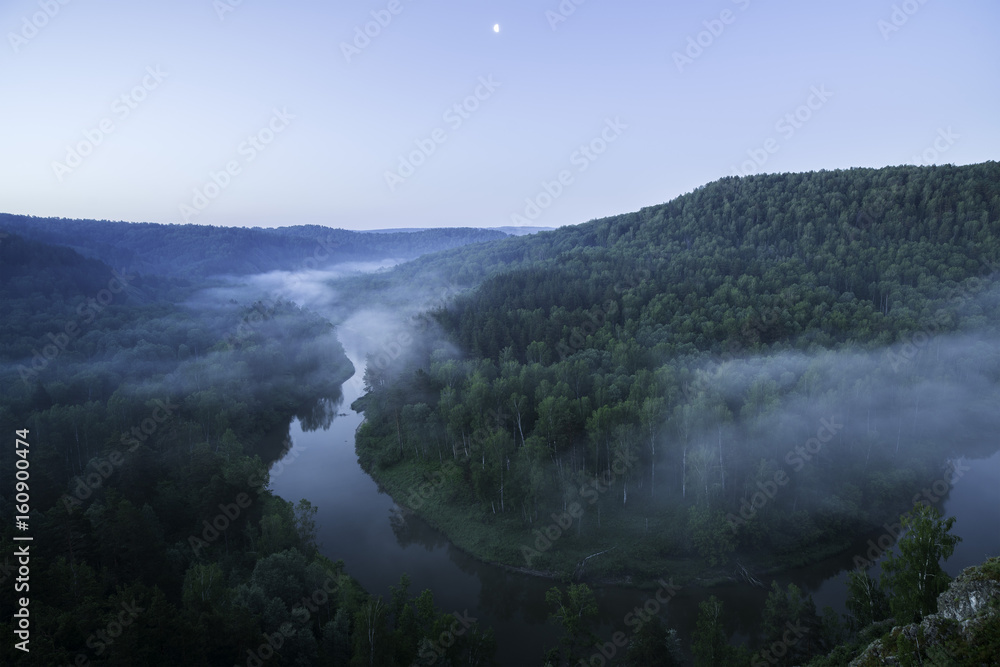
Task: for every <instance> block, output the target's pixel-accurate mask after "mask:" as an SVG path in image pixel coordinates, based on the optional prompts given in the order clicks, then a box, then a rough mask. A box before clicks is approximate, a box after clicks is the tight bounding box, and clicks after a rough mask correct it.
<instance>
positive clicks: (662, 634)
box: [625, 616, 684, 667]
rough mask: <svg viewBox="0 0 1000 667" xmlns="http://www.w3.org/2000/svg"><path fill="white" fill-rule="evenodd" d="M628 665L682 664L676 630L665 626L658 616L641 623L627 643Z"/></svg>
mask: <svg viewBox="0 0 1000 667" xmlns="http://www.w3.org/2000/svg"><path fill="white" fill-rule="evenodd" d="M625 664H626V665H628V667H679V666H680V665H683V664H684V658H683V656H682V654H681V647H680V641H679V640H678V639H677V631H676V630H674V629H673V628H667V627H665V626H664V625H663V621H661V620H660V617H659V616H654V617H653V618H651V619H650V620H648V621H647V622H645V623H643V624H642V625H641V626H640V627H639V629H638V630H637V631H636V633H635V635H633V636H632V639H631V640H630V641H629V644H628V652H627V653H626V654H625Z"/></svg>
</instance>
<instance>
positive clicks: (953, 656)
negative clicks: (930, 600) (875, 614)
mask: <svg viewBox="0 0 1000 667" xmlns="http://www.w3.org/2000/svg"><path fill="white" fill-rule="evenodd" d="M875 665H941V666H942V667H943V666H945V665H970V666H973V665H974V666H979V665H986V666H989V667H995V666H998V665H1000V558H990V559H989V560H987V561H986V562H985V563H983V564H982V565H975V566H973V567H969V568H966V569H965V570H963V571H962V573H961V574H959V575H958V577H956V578H955V580H954V581H952V582H951V584H950V585H949V586H948V590H946V591H945V592H943V593H941V595H939V596H938V610H937V613H935V614H931V615H929V616H927V617H926V618H924V619H923V620H921V621H920V623H911V624H910V625H901V626H900V625H897V626H895V627H893V628H892V630H891V631H889V633H888V635H887V636H884V637H882V638H880V639H876V640H875V641H873V642H872V643H871V644H869V645H868V648H866V649H865V650H864V651H863V652H862V653H861V655H859V656H858V657H857V658H855V659H854V660H852V661H851V667H872V666H875Z"/></svg>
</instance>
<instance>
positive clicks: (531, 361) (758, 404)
mask: <svg viewBox="0 0 1000 667" xmlns="http://www.w3.org/2000/svg"><path fill="white" fill-rule="evenodd" d="M505 267H506V268H505ZM998 267H1000V164H997V163H995V162H989V163H984V164H979V165H972V166H967V167H953V166H945V167H926V168H922V167H894V168H886V169H878V170H875V169H851V170H845V171H823V172H815V173H805V174H780V175H761V176H752V177H749V178H725V179H722V180H720V181H717V182H715V183H712V184H709V185H707V186H705V187H702V188H699V189H698V190H696V191H694V192H692V193H690V194H688V195H684V196H682V197H679V198H677V199H675V200H673V201H671V202H668V203H666V204H663V205H660V206H654V207H650V208H646V209H643V210H641V211H638V212H636V213H631V214H627V215H620V216H615V217H612V218H607V219H603V220H598V221H593V222H590V223H586V224H582V225H578V226H576V227H571V228H563V229H560V230H557V231H554V232H548V233H542V234H539V235H537V236H532V237H522V238H516V239H504V240H502V241H500V242H497V243H494V244H489V245H485V246H479V247H475V248H467V249H463V250H462V251H461V252H458V251H450V252H447V253H442V254H439V255H435V256H430V257H425V258H422V259H421V260H418V261H417V262H413V263H410V264H408V265H406V266H403V267H399V268H398V269H397V270H396V271H391V272H387V273H384V274H382V275H380V276H377V277H375V278H371V279H367V278H361V279H356V280H355V281H354V282H355V284H359V285H361V284H362V283H363V281H364V280H369V281H370V284H372V285H373V286H374V285H376V284H377V285H380V286H381V287H383V288H385V287H391V286H392V285H393V284H394V283H395V282H396V281H404V280H412V279H413V276H416V275H420V274H421V272H422V273H424V274H426V275H429V276H434V277H435V278H436V279H438V280H442V281H449V280H450V281H455V282H457V283H458V284H460V285H462V286H474V285H477V284H478V286H476V287H475V288H474V289H472V290H471V291H470V292H468V293H467V294H465V295H464V296H462V297H459V298H458V299H457V300H456V301H455V302H454V303H453V304H452V305H450V306H449V307H448V308H446V309H444V308H443V309H440V310H438V311H437V312H435V313H434V316H435V318H436V319H437V321H438V322H439V323H440V324H441V325H442V328H443V330H444V331H445V338H446V339H447V341H446V342H445V343H442V342H441V341H435V340H430V339H423V340H421V341H419V342H418V344H415V345H413V346H412V348H411V349H412V351H413V352H414V357H415V360H414V361H412V362H411V363H402V362H397V363H391V364H386V363H378V364H375V363H370V364H369V368H368V375H367V377H366V382H367V383H368V387H369V388H370V394H369V396H368V397H367V398H366V399H365V401H364V406H365V408H366V415H367V420H366V422H365V425H364V426H363V427H362V429H361V430H360V431H359V438H358V451H359V456H360V457H361V460H362V463H363V464H364V465H366V466H367V467H368V468H369V469H370V470H371V471H372V472H373V474H374V475H375V476H376V477H377V478H378V479H380V480H383V481H384V483H385V484H386V485H387V486H388V487H389V488H390V490H391V491H392V493H393V494H394V497H396V498H397V499H398V500H400V501H402V502H405V503H407V504H409V505H411V506H412V507H414V508H415V509H417V511H418V512H420V513H422V514H424V515H425V516H427V517H428V518H430V519H431V520H432V521H434V522H435V523H437V524H438V525H440V526H442V527H443V528H444V529H445V531H446V532H447V533H448V534H449V537H451V538H452V539H453V540H454V541H455V542H457V543H458V544H459V545H460V546H462V547H463V548H465V549H468V550H469V551H471V552H473V553H475V554H477V555H479V556H480V557H483V558H486V559H490V560H496V561H500V562H503V563H507V564H509V565H512V566H520V567H527V568H531V569H540V570H548V571H561V572H566V573H574V572H575V573H576V574H577V575H580V574H581V572H582V571H584V566H583V565H582V562H583V559H584V557H586V556H591V555H593V554H597V553H600V554H601V555H600V556H598V557H594V558H593V559H591V560H589V561H587V562H586V565H585V572H586V573H587V574H588V575H598V576H603V577H614V578H622V577H625V576H631V577H633V578H635V577H638V578H639V579H641V578H643V577H650V578H651V577H654V576H656V575H657V574H662V573H663V572H664V571H671V572H678V573H684V574H685V575H686V576H687V577H689V578H690V577H707V578H718V577H728V576H731V573H733V572H734V571H737V568H736V566H737V563H742V565H741V566H740V567H742V566H743V565H749V566H750V567H751V569H754V568H756V569H757V571H758V572H759V571H764V570H767V569H771V568H774V567H780V566H787V565H789V564H792V563H794V562H801V561H802V560H808V559H811V558H815V557H817V556H818V555H820V554H824V553H831V552H834V551H840V550H843V549H844V548H846V547H847V545H848V544H849V543H850V541H851V540H853V539H854V538H855V537H857V536H858V535H860V534H863V533H864V531H866V530H869V529H871V528H873V527H876V526H879V525H881V524H882V523H883V522H885V521H887V520H889V519H891V518H893V517H895V516H897V515H898V513H899V512H900V511H902V510H904V509H906V508H907V507H908V506H909V505H910V504H911V502H912V501H911V498H912V496H913V494H914V493H915V492H919V489H920V488H921V486H923V485H926V484H928V483H930V482H932V481H934V480H937V479H941V478H942V477H943V476H944V478H945V479H951V477H950V475H951V472H949V471H950V470H952V468H953V466H951V464H950V461H951V460H952V459H954V458H956V457H959V456H961V455H963V454H968V453H970V452H973V451H982V450H984V449H989V448H990V447H993V448H995V439H993V440H988V439H987V438H986V437H985V435H984V434H987V433H990V432H991V431H990V429H995V427H996V426H997V423H996V421H997V415H998V413H1000V411H998V410H997V407H998V406H1000V393H998V380H1000V354H998V352H997V350H998V347H997V345H996V343H997V334H998V331H997V324H998V322H1000V317H998V316H1000V299H998V291H997V289H996V283H995V282H994V276H995V273H996V270H997V268H998ZM449 343H455V344H457V348H458V350H459V352H458V353H457V354H456V353H454V352H453V351H450V350H453V349H454V348H451V347H449ZM370 361H374V360H370ZM991 442H992V443H994V444H989V443H991ZM949 466H951V467H949Z"/></svg>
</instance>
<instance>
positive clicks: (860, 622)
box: [847, 570, 889, 630]
mask: <svg viewBox="0 0 1000 667" xmlns="http://www.w3.org/2000/svg"><path fill="white" fill-rule="evenodd" d="M847 611H848V612H849V613H850V615H851V627H853V628H854V629H855V630H860V629H861V628H864V627H866V626H868V625H870V624H872V623H875V622H877V621H881V620H883V619H885V618H888V616H889V599H888V598H887V597H886V594H885V592H884V591H883V590H882V587H881V586H879V582H878V581H876V580H875V579H872V578H871V577H870V576H868V572H867V570H851V571H850V572H848V573H847Z"/></svg>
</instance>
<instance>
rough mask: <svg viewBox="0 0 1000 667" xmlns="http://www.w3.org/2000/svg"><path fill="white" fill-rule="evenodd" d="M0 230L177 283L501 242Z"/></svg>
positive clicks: (144, 228)
mask: <svg viewBox="0 0 1000 667" xmlns="http://www.w3.org/2000/svg"><path fill="white" fill-rule="evenodd" d="M0 230H6V231H8V232H11V233H16V234H19V235H20V236H23V237H24V238H26V239H29V240H34V241H42V242H45V243H50V244H57V245H62V246H68V247H70V248H72V249H74V250H77V251H78V252H80V254H82V255H85V256H87V257H93V258H96V259H100V260H101V261H103V262H105V263H107V264H109V265H111V266H115V267H125V266H127V267H129V268H130V269H131V270H133V271H136V272H137V273H141V274H157V275H161V276H172V277H180V278H191V277H204V276H213V275H220V274H232V275H251V274H255V273H265V272H267V271H276V270H282V271H304V270H312V269H322V268H324V267H326V266H329V265H331V264H336V263H341V262H380V261H383V260H395V261H405V260H409V259H413V258H415V257H418V256H420V255H422V254H425V253H430V252H436V251H439V250H444V249H448V248H456V247H460V246H464V245H468V244H472V243H482V242H484V241H494V240H497V239H502V238H504V237H505V236H506V235H505V234H504V233H502V232H499V231H496V230H488V229H472V228H448V229H429V230H425V231H420V232H412V233H407V232H398V233H391V234H370V233H364V232H353V231H348V230H344V229H332V228H329V227H322V226H319V225H298V226H290V227H280V228H274V229H261V228H258V227H255V228H252V229H249V228H244V227H210V226H207V225H193V224H188V225H163V224H157V223H149V222H146V223H133V222H112V221H108V220H71V219H64V218H36V217H32V216H23V215H11V214H8V213H0Z"/></svg>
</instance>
